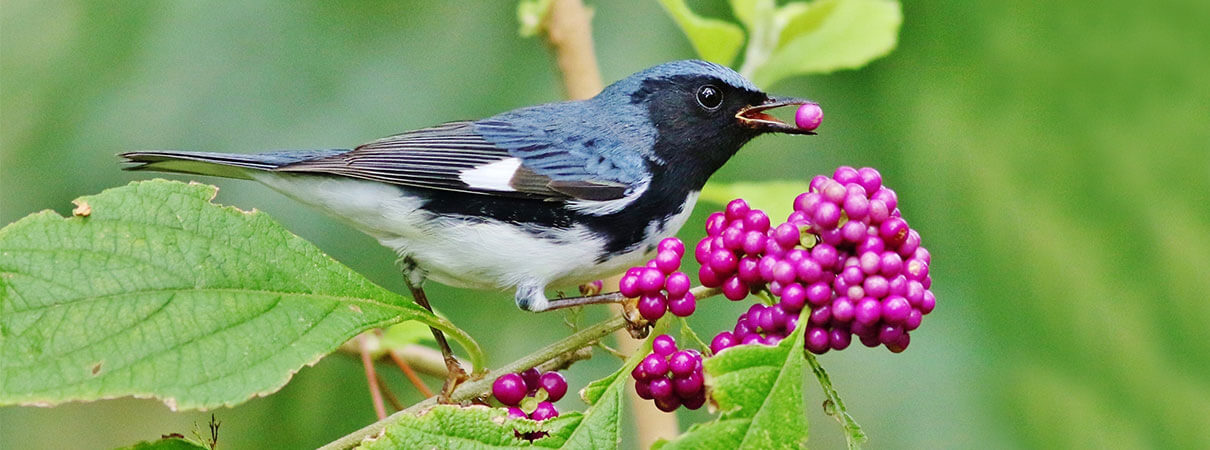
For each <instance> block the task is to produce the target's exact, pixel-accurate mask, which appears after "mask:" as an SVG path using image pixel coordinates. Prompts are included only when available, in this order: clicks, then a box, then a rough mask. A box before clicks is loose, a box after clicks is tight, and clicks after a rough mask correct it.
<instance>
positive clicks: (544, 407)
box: [529, 402, 559, 421]
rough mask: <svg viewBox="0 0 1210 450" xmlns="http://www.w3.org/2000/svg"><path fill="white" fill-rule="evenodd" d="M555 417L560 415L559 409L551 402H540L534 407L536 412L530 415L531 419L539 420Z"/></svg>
mask: <svg viewBox="0 0 1210 450" xmlns="http://www.w3.org/2000/svg"><path fill="white" fill-rule="evenodd" d="M555 417H559V410H557V409H555V405H554V404H553V403H551V402H542V403H538V406H537V407H536V408H534V412H533V413H531V414H530V415H529V418H530V419H533V420H537V421H543V420H546V419H553V418H555Z"/></svg>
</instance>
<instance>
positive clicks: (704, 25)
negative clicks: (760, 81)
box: [660, 0, 744, 66]
mask: <svg viewBox="0 0 1210 450" xmlns="http://www.w3.org/2000/svg"><path fill="white" fill-rule="evenodd" d="M660 4H661V5H664V10H665V11H668V14H669V15H671V16H672V19H673V20H675V21H676V24H677V25H679V26H680V27H681V30H682V31H684V32H685V36H687V37H689V43H690V44H692V45H693V49H694V50H696V51H697V54H698V56H700V57H701V58H702V59H704V60H706V61H711V62H716V63H719V64H722V65H724V66H729V65H731V63H732V62H734V61H735V57H736V55H739V50H740V48H741V46H743V43H744V31H743V30H742V29H740V27H738V26H735V24H732V23H730V22H727V21H724V20H718V19H709V18H705V17H701V16H699V15H697V14H694V13H693V11H692V10H690V9H689V5H686V4H685V0H660Z"/></svg>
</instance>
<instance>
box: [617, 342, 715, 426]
mask: <svg viewBox="0 0 1210 450" xmlns="http://www.w3.org/2000/svg"><path fill="white" fill-rule="evenodd" d="M630 376H631V377H632V378H634V390H635V392H636V393H637V394H638V395H639V397H641V398H643V399H645V400H654V401H655V406H656V407H657V408H659V409H660V411H664V412H672V411H675V410H676V409H677V408H679V407H681V406H684V407H686V408H689V409H698V408H701V407H702V405H703V404H705V403H706V384H705V383H706V378H705V375H704V374H703V372H702V354H701V353H700V352H698V351H697V350H694V349H685V350H677V348H676V340H674V339H672V336H669V335H667V334H661V335H659V336H656V337H655V338H654V339H652V340H651V353H650V354H648V355H647V356H646V357H644V358H643V361H642V362H640V363H639V365H638V366H635V368H634V370H633V371H631V372H630Z"/></svg>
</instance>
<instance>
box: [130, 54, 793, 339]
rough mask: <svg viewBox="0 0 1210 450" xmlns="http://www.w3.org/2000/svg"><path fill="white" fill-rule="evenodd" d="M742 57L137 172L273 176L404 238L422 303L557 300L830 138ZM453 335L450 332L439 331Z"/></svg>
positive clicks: (288, 188) (160, 159) (152, 156)
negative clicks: (790, 154) (785, 137)
mask: <svg viewBox="0 0 1210 450" xmlns="http://www.w3.org/2000/svg"><path fill="white" fill-rule="evenodd" d="M808 103H810V102H808V101H806V100H801V99H778V98H773V97H770V96H769V95H767V94H765V93H764V92H761V91H760V90H759V89H757V88H756V87H755V86H753V85H752V83H751V82H749V81H748V80H746V79H744V78H743V77H742V76H740V75H739V74H738V73H736V72H735V71H733V70H731V69H728V68H726V67H723V66H720V65H717V64H713V63H709V62H705V61H698V60H687V61H675V62H669V63H665V64H661V65H658V66H655V67H652V68H649V69H647V70H644V71H641V72H638V73H636V74H634V75H631V76H629V77H626V78H624V79H622V80H620V81H618V82H616V83H614V84H612V85H610V86H609V87H606V88H605V89H604V90H603V91H602V92H601V93H600V94H598V95H597V96H596V97H593V98H591V99H588V100H582V101H570V102H561V103H550V104H545V105H538V106H532V107H527V108H521V109H516V110H512V111H508V112H505V113H501V114H498V115H495V116H492V117H489V118H487V119H483V120H477V121H463V122H450V123H446V124H442V125H438V126H435V127H432V128H425V129H421V130H415V131H409V132H406V133H402V134H398V135H395V136H390V137H387V138H383V139H379V140H377V141H373V142H370V143H368V144H365V145H361V146H359V147H356V148H353V149H351V150H349V149H339V150H318V151H296V152H270V153H260V154H252V155H241V154H224V153H204V152H180V151H140V152H130V153H124V154H122V155H121V156H122V157H124V158H125V159H126V162H128V163H132V164H131V165H129V166H128V167H127V169H131V170H157V171H163V172H181V173H190V174H201V175H213V176H221V177H230V178H242V179H250V180H255V181H259V182H261V183H263V184H265V185H267V186H269V187H271V188H273V189H275V190H277V191H280V192H282V193H284V194H286V195H287V196H290V197H292V198H294V199H296V200H298V201H300V202H302V203H305V204H308V205H311V206H314V207H316V208H319V209H321V210H323V211H325V212H327V213H329V214H331V215H333V216H336V217H338V218H340V219H343V220H344V221H346V222H348V223H350V224H352V225H353V226H354V227H356V228H358V229H359V230H361V231H363V232H365V233H368V234H370V235H371V236H373V237H374V238H376V239H378V241H379V242H381V243H382V244H383V245H385V246H387V247H389V248H391V249H393V250H395V252H397V253H398V254H399V256H400V257H401V261H402V262H403V265H404V272H405V275H406V278H407V280H408V283H409V287H411V288H412V293H413V295H414V296H416V300H417V301H418V302H420V303H421V304H422V305H425V306H428V305H427V300H426V299H425V298H424V294H423V291H422V290H421V284H422V282H423V281H424V280H426V279H432V280H436V281H438V282H441V283H445V284H448V285H451V286H460V287H471V288H481V289H502V288H515V289H516V296H515V298H516V302H517V306H518V307H520V308H521V309H525V310H529V311H543V310H547V309H550V308H552V307H557V306H558V305H559V304H560V303H559V302H561V301H562V300H554V301H551V300H548V298H547V296H546V294H545V289H546V288H547V286H549V285H570V284H573V283H582V282H586V281H591V280H594V279H597V278H601V277H603V276H607V275H612V274H615V273H618V272H621V271H623V270H624V269H625V268H627V267H629V266H632V265H635V264H637V263H639V262H641V260H642V258H643V256H644V255H645V254H646V253H647V252H648V251H650V250H651V249H653V248H654V246H655V244H656V243H657V242H659V240H660V239H662V238H665V237H668V236H671V235H673V234H675V233H676V232H677V230H678V229H680V227H681V225H683V224H684V223H685V220H686V219H687V218H688V217H689V214H690V212H691V210H692V209H693V206H694V203H695V202H696V200H697V197H698V192H699V191H700V190H701V189H702V186H703V185H705V183H706V179H707V178H709V177H710V175H712V174H713V173H714V172H715V171H717V170H718V169H719V168H720V167H722V165H723V163H725V162H727V160H728V159H729V158H731V156H732V155H734V154H735V153H736V152H737V151H738V150H739V149H740V147H741V146H743V145H744V144H745V143H747V142H748V141H749V140H751V139H752V138H754V137H756V136H758V135H760V134H763V133H770V132H774V133H790V134H814V133H812V132H811V131H810V130H807V129H801V128H798V127H795V126H793V125H790V124H786V123H784V122H782V121H780V120H778V119H776V118H774V117H772V116H769V115H767V114H765V113H764V111H765V110H768V109H771V108H775V107H780V106H786V105H802V104H808ZM439 341H443V339H439Z"/></svg>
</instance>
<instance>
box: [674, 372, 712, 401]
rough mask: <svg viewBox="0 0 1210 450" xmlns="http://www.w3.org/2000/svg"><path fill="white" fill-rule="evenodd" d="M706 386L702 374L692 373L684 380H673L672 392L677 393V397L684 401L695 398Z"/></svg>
mask: <svg viewBox="0 0 1210 450" xmlns="http://www.w3.org/2000/svg"><path fill="white" fill-rule="evenodd" d="M704 386H705V380H704V379H703V377H702V374H701V372H691V373H689V375H686V376H684V377H683V378H676V379H673V380H672V390H673V391H676V395H677V397H680V398H682V399H684V398H687V397H693V396H694V395H696V394H697V393H698V392H700V391H701V390H702V387H704Z"/></svg>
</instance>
